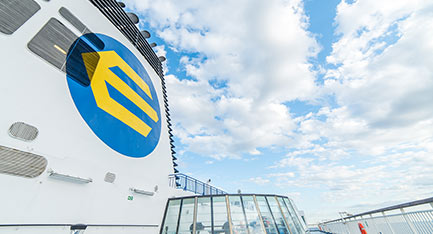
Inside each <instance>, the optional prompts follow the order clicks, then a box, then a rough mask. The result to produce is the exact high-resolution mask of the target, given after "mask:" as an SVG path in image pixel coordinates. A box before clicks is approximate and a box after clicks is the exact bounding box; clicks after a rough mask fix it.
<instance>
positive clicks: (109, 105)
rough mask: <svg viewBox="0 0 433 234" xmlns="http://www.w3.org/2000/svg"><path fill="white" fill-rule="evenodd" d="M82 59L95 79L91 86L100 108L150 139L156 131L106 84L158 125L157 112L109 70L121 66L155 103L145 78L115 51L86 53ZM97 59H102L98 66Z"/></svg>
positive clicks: (88, 72) (91, 76)
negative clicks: (130, 109) (125, 104)
mask: <svg viewBox="0 0 433 234" xmlns="http://www.w3.org/2000/svg"><path fill="white" fill-rule="evenodd" d="M82 56H83V61H84V65H85V66H86V70H87V74H88V76H89V78H90V79H91V82H90V87H91V88H92V91H93V95H94V96H95V100H96V105H97V106H98V107H99V108H101V109H102V110H104V111H105V112H107V113H108V114H110V115H112V116H113V117H115V118H117V119H118V120H120V121H122V122H123V123H124V124H126V125H128V126H129V127H131V128H132V129H134V130H135V131H137V132H138V133H140V134H141V135H143V136H145V137H147V135H148V134H149V133H150V131H151V130H152V128H151V127H149V125H147V124H146V123H145V122H144V121H143V120H141V119H140V118H139V117H137V116H136V115H134V114H133V113H132V112H131V111H129V110H128V109H126V108H125V107H124V106H122V105H121V104H120V103H118V102H117V101H115V100H114V99H113V98H111V97H110V94H109V92H108V89H107V85H106V83H105V82H107V83H108V84H110V85H111V86H113V87H114V88H115V89H116V90H118V91H119V92H120V93H121V94H123V95H124V96H125V97H126V98H128V99H129V100H130V101H131V102H133V103H134V104H135V105H136V106H137V107H139V108H140V109H141V110H142V111H143V112H144V113H146V114H147V115H148V116H149V117H150V118H151V119H152V120H153V121H155V123H156V122H158V120H159V119H158V114H157V112H156V111H155V110H154V109H153V108H152V107H151V106H150V105H149V104H148V103H147V102H146V101H145V100H143V98H142V97H140V95H138V94H137V93H136V92H135V91H134V90H133V89H131V87H129V85H128V84H126V83H125V82H124V81H122V79H120V78H119V77H118V76H117V75H116V74H114V73H113V72H112V71H111V70H110V69H109V68H111V67H115V66H117V67H119V68H120V69H121V70H122V71H123V72H124V73H125V74H126V75H128V76H129V78H130V79H131V80H132V81H133V82H134V83H135V84H136V85H137V86H138V87H140V89H142V90H143V91H144V93H146V95H147V96H148V97H149V98H150V99H152V100H153V98H152V94H151V93H150V89H149V86H148V85H147V84H146V82H144V81H143V79H142V78H141V77H140V76H139V75H138V74H137V73H136V72H135V71H134V70H133V69H132V68H131V67H130V66H129V65H128V64H127V63H126V62H125V61H124V60H123V59H122V58H121V57H120V56H119V55H118V54H117V53H116V52H115V51H101V52H89V53H83V54H82ZM95 57H99V60H98V62H97V63H98V64H97V66H96V67H95V64H94V61H95Z"/></svg>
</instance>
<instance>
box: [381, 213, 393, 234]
mask: <svg viewBox="0 0 433 234" xmlns="http://www.w3.org/2000/svg"><path fill="white" fill-rule="evenodd" d="M382 215H383V218H384V219H385V222H386V224H388V227H389V230H391V233H392V234H395V232H394V229H392V226H391V224H390V223H389V221H388V218H387V217H386V215H385V212H383V211H382Z"/></svg>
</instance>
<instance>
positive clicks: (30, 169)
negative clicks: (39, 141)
mask: <svg viewBox="0 0 433 234" xmlns="http://www.w3.org/2000/svg"><path fill="white" fill-rule="evenodd" d="M46 167H47V160H46V159H45V158H44V157H42V156H39V155H36V154H32V153H28V152H24V151H20V150H16V149H12V148H8V147H5V146H0V173H3V174H9V175H15V176H22V177H26V178H34V177H36V176H39V175H40V174H42V172H44V171H45V168H46Z"/></svg>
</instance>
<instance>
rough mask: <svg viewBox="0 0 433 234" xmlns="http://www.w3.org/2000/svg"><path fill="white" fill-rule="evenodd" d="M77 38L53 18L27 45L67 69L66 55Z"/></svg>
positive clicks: (56, 64) (51, 61) (50, 61)
mask: <svg viewBox="0 0 433 234" xmlns="http://www.w3.org/2000/svg"><path fill="white" fill-rule="evenodd" d="M77 38H78V37H77V36H76V35H75V34H74V33H73V32H72V31H71V30H69V29H68V28H67V27H66V26H65V25H63V24H62V23H61V22H60V21H58V20H57V19H55V18H51V19H50V20H49V21H48V23H46V24H45V25H44V27H42V29H41V30H40V31H39V32H38V33H37V34H36V36H34V37H33V38H32V40H31V41H30V42H29V43H28V44H27V46H28V47H29V49H30V50H31V51H33V52H34V53H35V54H37V55H39V56H40V57H41V58H43V59H44V60H46V61H47V62H49V63H51V64H52V65H54V66H56V67H57V68H59V69H60V70H62V71H65V70H66V68H65V61H66V55H67V53H68V51H69V48H70V47H71V45H72V44H73V43H74V41H75V40H76V39H77Z"/></svg>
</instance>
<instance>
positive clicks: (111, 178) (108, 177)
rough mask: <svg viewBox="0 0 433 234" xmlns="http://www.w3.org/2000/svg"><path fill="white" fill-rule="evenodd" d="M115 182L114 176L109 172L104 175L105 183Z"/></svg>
mask: <svg viewBox="0 0 433 234" xmlns="http://www.w3.org/2000/svg"><path fill="white" fill-rule="evenodd" d="M115 180H116V174H114V173H111V172H107V174H105V178H104V181H105V182H108V183H113V182H114V181H115Z"/></svg>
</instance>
